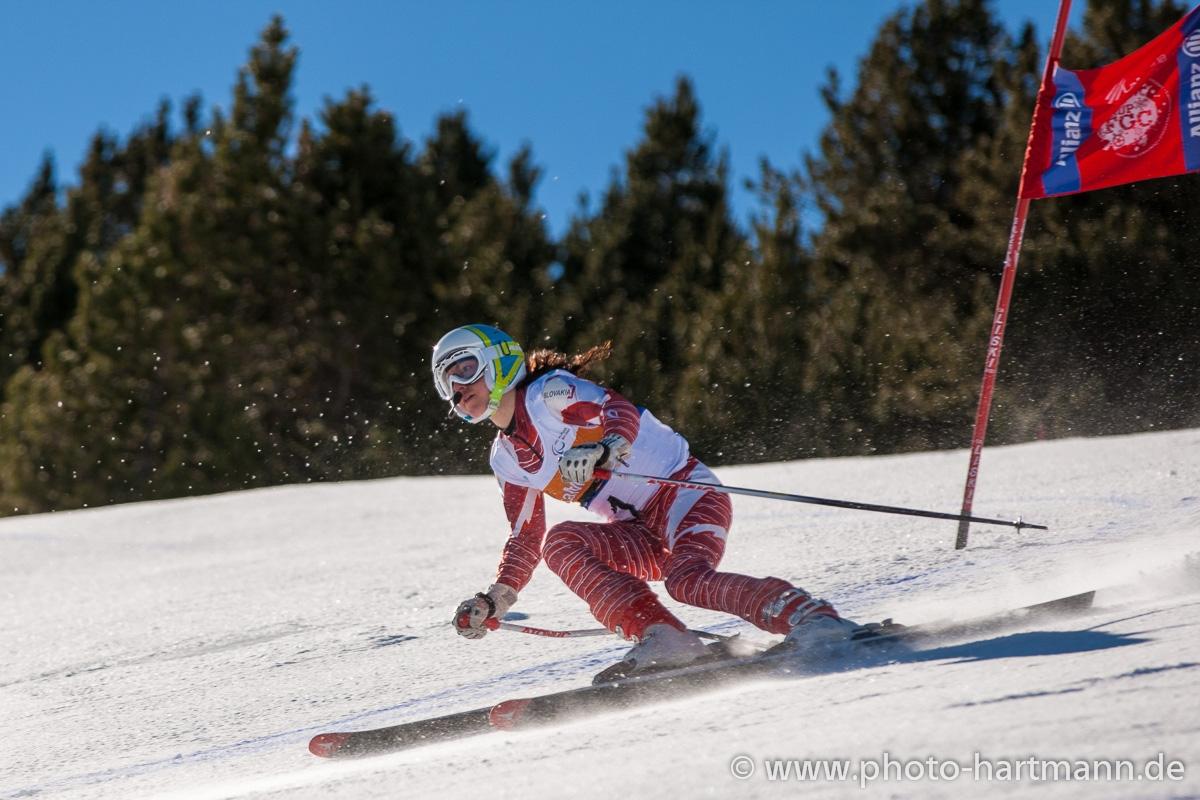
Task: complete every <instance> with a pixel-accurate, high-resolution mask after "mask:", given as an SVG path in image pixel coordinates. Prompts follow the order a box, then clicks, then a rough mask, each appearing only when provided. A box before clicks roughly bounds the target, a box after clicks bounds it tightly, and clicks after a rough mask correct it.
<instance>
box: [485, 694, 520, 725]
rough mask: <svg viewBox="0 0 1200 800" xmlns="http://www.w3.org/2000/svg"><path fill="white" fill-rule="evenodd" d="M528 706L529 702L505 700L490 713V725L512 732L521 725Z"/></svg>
mask: <svg viewBox="0 0 1200 800" xmlns="http://www.w3.org/2000/svg"><path fill="white" fill-rule="evenodd" d="M528 705H529V700H505V701H504V702H503V703H497V704H496V705H494V706H492V710H491V711H489V712H488V723H489V724H491V726H492V727H493V728H497V729H499V730H502V731H507V730H512V729H513V728H515V727H517V725H518V724H520V722H521V717H522V715H523V714H524V713H525V708H526V707H527V706H528Z"/></svg>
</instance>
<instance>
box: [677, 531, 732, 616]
mask: <svg viewBox="0 0 1200 800" xmlns="http://www.w3.org/2000/svg"><path fill="white" fill-rule="evenodd" d="M721 533H722V535H721V536H717V535H715V533H713V532H705V533H699V532H693V533H691V534H690V535H687V536H682V537H680V538H679V540H678V541H677V543H676V545H675V549H674V550H673V551H672V552H671V555H670V557H669V558H668V559H667V563H666V565H665V569H664V570H663V575H664V578H665V585H666V589H667V594H669V595H670V596H671V597H673V598H674V599H676V600H678V601H679V602H681V603H690V602H695V597H694V596H695V594H696V592H697V591H698V590H699V589H700V587H702V586H703V585H705V584H706V583H707V582H708V581H709V580H711V579H712V577H713V576H714V575H715V574H716V571H717V565H718V564H720V563H721V557H722V556H723V555H724V553H725V538H724V535H723V533H724V532H723V531H722V532H721Z"/></svg>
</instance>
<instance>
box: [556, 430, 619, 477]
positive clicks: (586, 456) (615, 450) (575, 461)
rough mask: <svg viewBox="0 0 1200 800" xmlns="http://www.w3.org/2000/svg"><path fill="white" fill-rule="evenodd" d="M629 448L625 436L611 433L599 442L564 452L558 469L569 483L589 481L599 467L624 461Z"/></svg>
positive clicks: (607, 467) (613, 465)
mask: <svg viewBox="0 0 1200 800" xmlns="http://www.w3.org/2000/svg"><path fill="white" fill-rule="evenodd" d="M629 448H630V444H629V442H628V441H626V439H625V437H624V436H621V435H620V434H617V433H610V434H609V435H608V436H605V437H604V438H603V439H601V440H600V441H598V442H588V443H587V444H581V445H577V446H575V447H572V448H571V449H570V450H568V451H567V452H565V453H563V455H562V459H561V460H560V461H559V462H558V471H559V472H560V473H562V476H563V480H565V481H566V482H567V483H576V484H578V483H587V482H588V481H590V480H591V479H592V473H594V472H595V471H596V468H597V467H599V468H600V469H612V468H614V467H616V466H617V465H618V464H620V463H621V462H623V461H624V460H625V457H626V456H628V455H629Z"/></svg>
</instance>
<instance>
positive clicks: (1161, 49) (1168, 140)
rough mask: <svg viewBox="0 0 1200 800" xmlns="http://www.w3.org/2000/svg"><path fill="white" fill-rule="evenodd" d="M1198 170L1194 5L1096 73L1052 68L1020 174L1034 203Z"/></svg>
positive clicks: (1199, 35)
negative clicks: (1154, 36) (1175, 21)
mask: <svg viewBox="0 0 1200 800" xmlns="http://www.w3.org/2000/svg"><path fill="white" fill-rule="evenodd" d="M1194 170H1200V6H1197V7H1195V8H1193V9H1192V10H1191V11H1190V12H1188V14H1187V15H1186V16H1184V18H1183V19H1181V20H1179V22H1177V23H1175V24H1174V25H1172V26H1171V27H1170V28H1169V29H1167V30H1166V31H1165V32H1163V33H1162V34H1160V35H1159V36H1158V37H1156V38H1155V39H1154V40H1153V41H1151V42H1150V43H1149V44H1147V45H1145V46H1143V47H1142V48H1141V49H1139V50H1136V51H1134V52H1133V53H1130V54H1129V55H1127V56H1125V57H1124V58H1122V59H1121V60H1120V61H1115V62H1113V63H1112V64H1109V65H1108V66H1105V67H1100V68H1098V69H1085V70H1069V69H1063V68H1062V67H1061V66H1059V65H1057V64H1056V65H1055V67H1054V71H1053V74H1052V75H1051V76H1050V79H1049V81H1047V83H1046V84H1045V85H1043V86H1042V87H1041V90H1040V91H1039V92H1038V105H1037V110H1036V111H1035V113H1034V119H1033V131H1032V132H1031V134H1030V139H1029V148H1028V150H1027V151H1026V155H1025V166H1024V170H1023V171H1022V174H1021V194H1020V196H1021V197H1022V198H1029V199H1037V198H1040V197H1054V196H1057V195H1064V194H1075V193H1076V192H1087V191H1091V190H1092V189H1102V188H1104V187H1106V186H1117V185H1119V184H1122V183H1132V182H1133V181H1141V180H1146V179H1148V178H1164V177H1167V176H1169V175H1179V174H1181V173H1184V172H1192V171H1194Z"/></svg>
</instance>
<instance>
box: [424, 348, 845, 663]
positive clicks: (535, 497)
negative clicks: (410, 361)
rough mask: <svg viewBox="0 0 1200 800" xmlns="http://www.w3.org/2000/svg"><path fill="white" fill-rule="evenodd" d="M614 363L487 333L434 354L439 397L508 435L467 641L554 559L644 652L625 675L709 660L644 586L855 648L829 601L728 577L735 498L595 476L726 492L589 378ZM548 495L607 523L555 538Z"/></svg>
mask: <svg viewBox="0 0 1200 800" xmlns="http://www.w3.org/2000/svg"><path fill="white" fill-rule="evenodd" d="M609 354H610V345H609V344H608V343H605V344H604V345H602V346H599V347H593V348H592V349H590V350H588V351H587V352H585V353H582V354H579V355H576V356H574V357H570V358H568V357H567V356H565V355H563V354H561V353H556V352H553V351H550V350H539V351H536V352H533V353H530V354H529V356H528V358H526V356H525V354H524V353H523V351H522V350H521V347H520V346H519V345H518V344H517V343H516V342H515V341H514V340H513V339H512V337H510V336H508V335H507V334H506V333H504V332H503V331H500V330H497V329H496V328H493V327H489V326H487V325H464V326H463V327H460V328H455V329H454V330H452V331H450V332H449V333H447V334H446V335H445V336H443V337H442V338H441V340H440V341H438V343H437V345H436V346H435V347H434V349H433V379H434V384H435V385H436V387H437V391H438V394H439V395H440V396H441V398H442V399H443V400H446V401H447V402H449V403H450V405H451V407H452V408H453V410H454V412H455V413H457V414H458V415H459V416H460V417H461V418H462V419H464V420H466V421H467V422H469V423H472V424H476V423H479V422H482V421H483V420H485V419H486V420H490V421H491V422H492V424H494V425H495V426H496V427H497V428H499V429H500V432H499V433H498V434H497V435H496V439H495V441H494V442H493V444H492V450H491V459H490V460H491V467H492V471H493V472H494V473H495V475H496V477H497V479H498V480H499V481H500V489H501V493H502V495H503V498H504V510H505V512H506V514H507V515H508V520H509V522H510V523H511V525H512V530H511V533H510V535H509V538H508V541H507V542H506V543H505V545H504V549H503V553H502V555H501V558H500V567H499V570H498V572H497V575H496V580H495V582H494V583H493V584H492V585H491V586H490V587H489V588H488V589H487V591H484V592H479V593H478V594H476V595H475V596H474V597H471V598H469V599H467V600H464V601H463V602H462V604H461V605H459V607H458V610H457V611H456V613H455V615H454V620H453V623H454V626H455V628H456V629H457V631H458V633H459V634H461V635H463V636H465V637H467V638H469V639H479V638H482V637H483V636H484V635H485V634H486V633H487V631H488V629H487V627H485V624H484V623H485V622H486V620H488V619H489V618H493V617H495V618H499V617H502V616H503V615H504V614H505V612H507V611H508V609H510V608H511V607H512V606H513V604H514V603H516V601H517V594H518V593H519V592H520V591H521V590H522V589H523V588H524V587H525V585H526V584H527V583H528V582H529V579H530V578H531V577H532V575H533V570H534V568H535V567H536V566H537V564H538V562H539V561H540V560H541V559H543V558H544V559H545V560H546V564H547V565H548V566H549V567H550V569H551V571H553V572H554V573H555V574H556V575H558V576H559V577H560V578H561V579H562V580H563V582H564V583H565V584H566V585H567V587H568V588H570V590H571V591H572V592H574V593H575V594H577V595H578V596H579V597H581V598H583V599H584V600H585V601H586V602H587V604H588V606H589V608H590V609H591V612H592V614H593V615H594V616H595V618H596V619H597V620H599V621H600V623H601V624H602V625H604V627H606V628H608V629H609V630H611V631H613V632H614V633H616V634H617V635H619V636H622V637H624V638H625V639H628V640H629V641H631V642H633V643H634V647H633V648H632V649H631V650H630V651H629V652H628V654H627V655H626V656H625V658H624V660H623V661H622V664H621V666H622V671H623V672H624V674H630V673H632V672H635V671H637V670H644V669H646V668H648V667H653V668H655V669H661V668H664V667H674V666H679V665H682V664H686V663H688V662H690V661H692V660H694V659H696V658H698V657H700V656H702V655H704V653H705V645H704V644H703V643H702V642H701V640H700V638H699V637H698V636H697V635H696V634H695V633H692V632H691V631H689V630H688V629H687V627H686V626H685V625H684V624H683V623H682V622H680V621H679V620H678V619H677V618H676V617H675V616H674V615H673V614H672V613H671V612H670V611H668V610H667V609H666V608H665V607H664V606H663V605H662V603H661V602H659V599H658V598H657V597H656V596H655V594H654V592H653V591H651V589H650V587H649V586H648V585H647V581H664V582H665V584H666V589H667V593H668V594H669V595H670V596H671V597H673V598H674V599H676V600H678V601H679V602H681V603H686V604H688V605H693V606H700V607H701V608H708V609H712V610H714V611H722V612H725V613H728V614H734V615H736V616H739V617H741V618H742V619H744V620H746V621H747V622H750V623H752V624H754V625H756V626H758V627H759V628H761V629H763V630H764V631H767V632H769V633H777V634H785V635H786V637H787V639H788V640H789V641H791V642H793V643H795V645H796V646H798V647H801V648H808V647H812V646H817V645H820V646H828V645H830V644H832V643H834V642H841V641H846V640H848V639H849V638H850V636H851V634H852V633H853V632H854V630H855V629H856V628H857V626H856V625H855V624H854V623H852V622H849V621H848V620H844V619H842V618H841V617H839V616H838V614H837V612H836V611H835V610H834V608H833V606H832V605H830V604H829V603H827V602H826V601H824V600H820V599H817V598H814V597H812V596H811V595H809V594H808V593H807V592H805V591H804V590H803V589H800V588H798V587H796V586H793V585H792V584H791V583H789V582H788V581H785V580H782V579H780V578H753V577H749V576H746V575H738V574H734V573H731V572H718V571H717V569H716V567H717V564H718V563H720V561H721V556H722V554H723V553H724V551H725V544H726V538H727V536H728V533H729V526H730V522H731V520H732V509H731V505H730V501H729V497H728V496H727V495H725V494H722V493H719V492H713V491H707V490H699V489H691V488H681V487H675V486H661V485H652V484H648V483H646V482H643V481H635V480H622V479H620V478H618V477H616V476H615V475H614V476H612V477H609V478H607V479H605V478H603V477H600V476H597V475H596V474H595V473H596V470H608V471H616V472H619V471H620V470H622V469H626V468H627V469H628V471H630V472H635V473H640V474H643V475H655V476H661V477H670V478H674V479H677V480H692V481H698V482H704V483H713V484H716V483H719V481H718V480H717V479H716V477H715V476H714V475H713V473H712V472H711V471H710V470H709V469H708V467H706V466H705V465H704V464H702V463H700V461H698V460H697V459H696V458H695V457H694V456H692V455H690V454H689V452H688V443H687V440H686V439H684V438H683V437H682V436H680V435H679V434H678V433H676V432H675V431H673V430H671V429H670V428H669V427H667V426H666V425H664V424H663V423H662V422H659V420H658V419H656V418H655V417H654V415H653V414H651V413H650V412H649V411H646V410H640V409H638V408H637V407H636V406H634V405H633V404H632V403H630V402H629V401H628V400H626V399H625V398H624V397H621V396H620V395H619V394H617V393H616V392H614V391H612V390H611V389H606V388H604V387H603V386H600V385H598V384H596V383H593V382H592V381H590V380H587V379H585V378H582V377H580V373H582V372H584V371H585V370H586V369H587V367H588V366H589V365H591V364H592V363H594V362H596V361H599V360H602V359H604V358H607V357H608V356H609ZM543 495H550V496H551V497H555V498H558V499H560V500H564V501H566V502H569V503H578V504H579V505H581V506H583V507H584V508H586V509H588V510H589V511H592V512H594V513H596V514H598V515H599V516H601V517H603V518H604V520H605V521H604V522H576V521H570V522H563V523H560V524H558V525H555V526H554V527H552V528H551V529H550V530H549V531H548V532H547V531H546V516H545V506H544V500H543Z"/></svg>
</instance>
